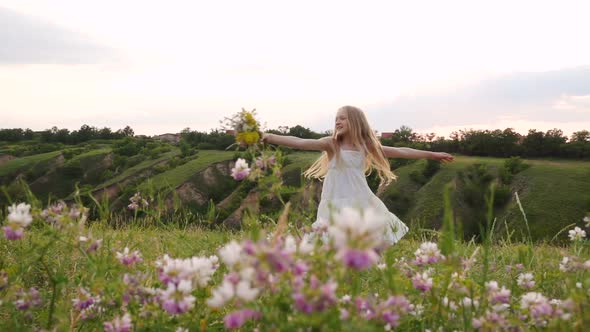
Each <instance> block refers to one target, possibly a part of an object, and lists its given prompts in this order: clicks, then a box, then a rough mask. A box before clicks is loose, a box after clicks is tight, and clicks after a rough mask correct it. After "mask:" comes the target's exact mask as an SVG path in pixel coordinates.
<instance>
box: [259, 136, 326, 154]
mask: <svg viewBox="0 0 590 332" xmlns="http://www.w3.org/2000/svg"><path fill="white" fill-rule="evenodd" d="M262 141H263V142H267V143H270V144H276V145H284V146H286V147H290V148H293V149H300V150H315V151H328V152H331V150H332V138H331V137H322V138H320V139H307V138H299V137H295V136H282V135H275V134H267V133H263V134H262Z"/></svg>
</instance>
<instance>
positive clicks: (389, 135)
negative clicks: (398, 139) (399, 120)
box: [381, 132, 393, 138]
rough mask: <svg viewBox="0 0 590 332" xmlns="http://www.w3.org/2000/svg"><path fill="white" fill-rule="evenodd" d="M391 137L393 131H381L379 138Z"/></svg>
mask: <svg viewBox="0 0 590 332" xmlns="http://www.w3.org/2000/svg"><path fill="white" fill-rule="evenodd" d="M392 137H393V133H392V132H387V133H385V132H383V133H381V138H392Z"/></svg>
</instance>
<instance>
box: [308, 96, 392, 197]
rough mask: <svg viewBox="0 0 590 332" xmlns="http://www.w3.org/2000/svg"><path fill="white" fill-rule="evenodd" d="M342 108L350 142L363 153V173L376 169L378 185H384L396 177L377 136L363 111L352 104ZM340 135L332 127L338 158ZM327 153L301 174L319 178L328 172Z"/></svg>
mask: <svg viewBox="0 0 590 332" xmlns="http://www.w3.org/2000/svg"><path fill="white" fill-rule="evenodd" d="M340 110H343V111H344V112H346V115H347V117H348V128H349V130H348V134H349V135H350V137H351V140H352V144H353V145H354V147H355V148H357V149H358V150H360V151H362V152H364V153H365V174H366V175H369V174H371V171H372V170H373V169H375V170H377V174H378V175H379V180H380V184H379V187H381V188H382V187H384V186H386V185H388V184H389V183H391V181H392V180H395V179H396V176H395V174H393V172H392V171H391V169H390V165H389V161H388V160H387V158H385V154H384V153H383V149H382V147H381V143H380V142H379V140H378V139H377V136H376V135H375V133H374V132H373V130H371V127H370V126H369V122H368V121H367V118H366V117H365V113H363V111H362V110H361V109H359V108H357V107H354V106H343V107H340V109H338V111H340ZM342 140H343V137H342V136H338V131H337V130H336V128H334V133H333V134H332V146H333V147H334V158H336V161H339V160H340V146H341V145H342ZM328 163H329V158H328V153H327V152H323V153H322V155H321V156H320V158H318V160H316V161H315V162H314V163H313V164H312V165H311V166H310V167H309V169H307V170H306V171H305V172H304V173H303V174H304V175H305V177H307V178H312V177H313V178H317V179H321V178H323V177H325V176H326V173H328Z"/></svg>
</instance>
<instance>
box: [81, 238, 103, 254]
mask: <svg viewBox="0 0 590 332" xmlns="http://www.w3.org/2000/svg"><path fill="white" fill-rule="evenodd" d="M78 242H79V243H80V247H81V248H86V249H85V251H86V253H88V254H90V253H93V252H95V251H97V250H98V249H99V248H100V247H101V246H102V239H98V240H94V239H92V237H90V236H89V237H86V236H83V235H81V236H80V237H78Z"/></svg>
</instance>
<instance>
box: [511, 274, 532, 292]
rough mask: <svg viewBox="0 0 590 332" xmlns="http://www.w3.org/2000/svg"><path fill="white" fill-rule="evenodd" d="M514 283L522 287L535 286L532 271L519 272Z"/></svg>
mask: <svg viewBox="0 0 590 332" xmlns="http://www.w3.org/2000/svg"><path fill="white" fill-rule="evenodd" d="M516 284H517V285H518V286H520V287H522V288H524V289H531V288H533V287H535V280H534V277H533V274H532V273H521V274H519V275H518V278H517V279H516Z"/></svg>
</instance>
